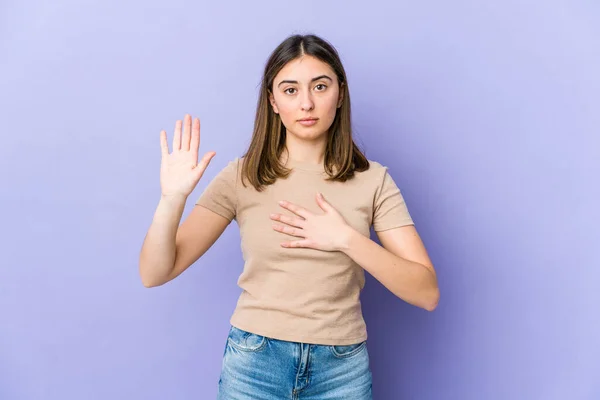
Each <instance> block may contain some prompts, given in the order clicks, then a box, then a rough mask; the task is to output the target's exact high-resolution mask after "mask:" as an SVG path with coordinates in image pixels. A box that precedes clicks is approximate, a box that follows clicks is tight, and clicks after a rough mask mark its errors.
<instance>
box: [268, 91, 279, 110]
mask: <svg viewBox="0 0 600 400" xmlns="http://www.w3.org/2000/svg"><path fill="white" fill-rule="evenodd" d="M269 102H270V103H271V106H272V107H273V112H275V114H279V110H278V109H277V104H276V103H275V97H274V96H273V93H271V91H269Z"/></svg>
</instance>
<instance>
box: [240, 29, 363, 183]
mask: <svg viewBox="0 0 600 400" xmlns="http://www.w3.org/2000/svg"><path fill="white" fill-rule="evenodd" d="M304 55H310V56H313V57H315V58H317V59H319V60H321V61H323V62H325V63H327V64H328V65H329V66H330V67H331V68H332V69H333V70H334V71H335V74H336V75H337V78H338V82H339V84H340V91H343V99H342V104H341V106H340V108H339V109H337V111H336V115H335V119H334V120H333V123H332V124H331V127H330V128H329V132H328V141H327V147H326V149H325V160H324V166H325V171H326V172H327V174H328V175H329V177H328V178H327V180H335V181H340V182H345V181H346V180H348V179H350V178H352V177H353V176H354V172H355V171H365V170H367V169H369V161H368V160H367V158H366V157H365V155H364V154H363V153H362V152H361V151H360V150H359V148H358V146H357V145H356V144H355V143H354V140H353V138H352V127H351V118H350V93H349V90H348V82H347V79H346V72H345V70H344V67H343V65H342V62H341V60H340V57H339V55H338V53H337V51H336V50H335V48H334V47H333V46H332V45H331V44H329V43H328V42H327V41H325V40H324V39H321V38H320V37H318V36H315V35H292V36H289V37H288V38H287V39H285V40H284V41H283V42H282V43H281V44H280V45H279V46H277V48H276V49H275V50H274V51H273V53H271V56H270V57H269V59H268V61H267V63H266V65H265V69H264V73H263V77H262V83H261V88H260V94H259V97H258V103H257V107H256V118H255V120H254V132H253V134H252V140H251V142H250V145H249V147H248V150H247V151H246V153H245V154H244V162H243V165H242V184H243V182H244V178H246V179H248V180H249V181H250V183H251V184H252V186H254V187H255V189H256V190H258V191H262V189H263V186H265V185H270V184H272V183H274V182H275V181H276V180H277V178H285V177H287V176H288V175H289V173H290V170H289V169H287V168H285V167H284V166H283V165H282V164H281V162H280V156H281V154H282V152H283V150H284V148H285V138H286V129H285V126H284V125H283V122H282V121H281V119H280V117H279V115H278V114H276V113H275V112H274V111H273V109H272V107H271V105H270V102H269V94H270V93H271V91H272V90H273V81H274V80H275V76H276V75H277V74H278V73H279V71H281V69H282V68H283V67H284V66H285V65H286V64H287V63H288V62H290V61H293V60H295V59H297V58H299V57H302V56H304ZM244 186H245V184H244Z"/></svg>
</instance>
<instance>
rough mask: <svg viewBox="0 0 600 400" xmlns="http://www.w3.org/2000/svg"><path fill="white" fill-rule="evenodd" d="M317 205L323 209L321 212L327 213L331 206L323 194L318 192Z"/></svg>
mask: <svg viewBox="0 0 600 400" xmlns="http://www.w3.org/2000/svg"><path fill="white" fill-rule="evenodd" d="M317 204H318V205H319V207H321V210H323V211H325V212H327V211H329V210H330V208H331V205H330V204H329V203H328V202H327V200H325V197H323V194H322V193H321V192H317Z"/></svg>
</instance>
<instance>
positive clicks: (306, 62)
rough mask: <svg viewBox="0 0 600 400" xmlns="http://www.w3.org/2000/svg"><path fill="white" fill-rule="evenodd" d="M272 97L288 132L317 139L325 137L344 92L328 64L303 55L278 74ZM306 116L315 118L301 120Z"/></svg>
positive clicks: (300, 137)
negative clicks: (305, 120)
mask: <svg viewBox="0 0 600 400" xmlns="http://www.w3.org/2000/svg"><path fill="white" fill-rule="evenodd" d="M269 100H270V102H271V105H272V106H273V111H275V113H277V114H279V116H280V117H281V121H282V122H283V125H284V126H285V128H286V130H287V133H288V134H292V135H295V136H297V137H298V138H299V139H303V140H315V139H323V138H324V137H326V135H327V132H328V130H329V127H330V126H331V124H332V123H333V120H334V118H335V113H336V111H337V109H338V108H339V107H340V105H341V104H342V92H341V91H340V87H339V83H338V80H337V76H336V74H335V72H334V71H333V69H332V68H331V67H330V66H329V65H328V64H326V63H324V62H322V61H320V60H319V59H317V58H315V57H312V56H303V57H300V58H298V59H295V60H293V61H290V62H289V63H287V64H286V65H285V67H283V68H282V69H281V71H279V73H278V74H277V76H275V79H274V81H273V89H272V94H271V95H270V98H269ZM307 118H310V119H312V121H308V122H304V121H302V120H303V119H307Z"/></svg>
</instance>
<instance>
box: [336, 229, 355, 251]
mask: <svg viewBox="0 0 600 400" xmlns="http://www.w3.org/2000/svg"><path fill="white" fill-rule="evenodd" d="M357 234H358V232H357V231H356V230H355V229H354V228H352V227H351V226H350V225H346V227H345V228H344V229H343V230H342V233H341V235H340V237H339V243H338V246H337V250H338V251H341V252H342V253H347V252H348V250H349V249H350V246H351V244H352V241H353V240H354V237H355V235H357Z"/></svg>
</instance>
